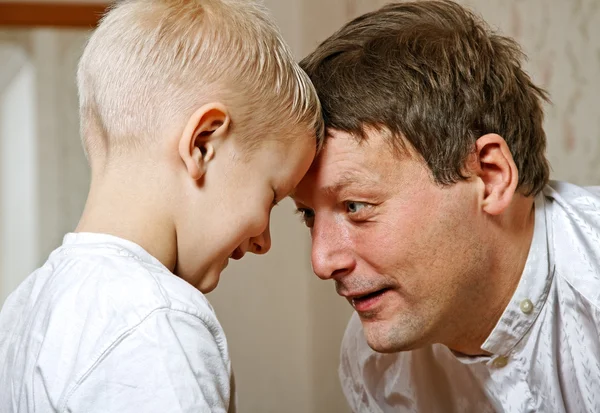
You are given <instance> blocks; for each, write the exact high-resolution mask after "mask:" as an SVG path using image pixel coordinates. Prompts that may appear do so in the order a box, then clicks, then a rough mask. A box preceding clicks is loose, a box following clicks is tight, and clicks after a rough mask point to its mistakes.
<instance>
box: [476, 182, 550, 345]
mask: <svg viewBox="0 0 600 413" xmlns="http://www.w3.org/2000/svg"><path fill="white" fill-rule="evenodd" d="M551 206H552V204H551V202H548V200H546V199H545V196H544V194H543V192H540V193H539V194H538V195H537V196H536V198H535V218H534V219H535V221H534V230H533V239H532V241H531V247H530V248H529V255H528V256H527V261H526V263H525V268H524V270H523V274H522V275H521V280H520V281H519V284H518V286H517V289H516V291H515V293H514V294H513V296H512V298H511V300H510V302H509V304H508V306H507V307H506V309H505V310H504V313H503V314H502V316H501V317H500V320H498V323H497V324H496V326H495V327H494V329H493V330H492V332H491V334H490V335H489V337H488V338H487V340H486V341H485V342H484V343H483V345H482V346H481V348H482V349H483V350H485V351H487V352H489V353H492V354H494V355H507V354H508V353H509V352H510V351H511V350H512V349H513V348H514V347H515V345H516V344H517V343H518V342H519V341H520V340H521V339H522V338H523V337H524V336H525V334H526V333H527V331H529V329H530V328H531V326H532V325H533V323H534V322H535V320H536V319H537V317H538V315H539V314H540V311H541V310H542V308H543V306H544V303H545V302H546V299H547V298H548V292H549V291H550V286H551V284H552V278H553V276H554V259H553V256H552V249H551V248H550V247H549V246H550V245H552V231H551V229H552V225H551V222H549V219H550V218H551V216H552V215H551Z"/></svg>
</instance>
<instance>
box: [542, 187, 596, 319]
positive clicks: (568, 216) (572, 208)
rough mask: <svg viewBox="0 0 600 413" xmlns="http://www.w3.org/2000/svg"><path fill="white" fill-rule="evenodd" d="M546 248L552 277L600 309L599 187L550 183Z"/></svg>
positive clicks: (547, 193) (547, 191) (547, 192)
mask: <svg viewBox="0 0 600 413" xmlns="http://www.w3.org/2000/svg"><path fill="white" fill-rule="evenodd" d="M544 194H545V195H546V197H547V198H550V199H551V200H552V203H551V207H550V208H551V211H552V213H551V215H548V216H547V220H549V224H550V228H551V237H550V238H549V242H550V243H551V245H549V247H550V248H551V249H552V258H553V261H554V262H553V264H554V270H555V276H557V277H559V279H561V280H564V281H566V283H567V284H566V285H568V288H572V289H573V290H575V291H576V292H577V293H578V295H579V296H580V297H581V298H582V299H583V300H585V301H588V302H589V304H591V305H592V306H593V307H595V308H597V309H598V308H600V295H599V294H598V293H597V291H600V187H579V186H576V185H573V184H569V183H566V182H556V181H554V182H551V183H550V185H549V187H548V188H546V189H545V190H544Z"/></svg>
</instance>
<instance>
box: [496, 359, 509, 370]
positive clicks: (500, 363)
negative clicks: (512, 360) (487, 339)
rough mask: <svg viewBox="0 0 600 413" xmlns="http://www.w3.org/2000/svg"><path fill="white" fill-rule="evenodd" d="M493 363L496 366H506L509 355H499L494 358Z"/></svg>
mask: <svg viewBox="0 0 600 413" xmlns="http://www.w3.org/2000/svg"><path fill="white" fill-rule="evenodd" d="M492 364H493V365H494V367H497V368H499V369H501V368H502V367H504V366H506V365H507V364H508V357H505V356H498V357H496V358H495V359H494V361H493V362H492Z"/></svg>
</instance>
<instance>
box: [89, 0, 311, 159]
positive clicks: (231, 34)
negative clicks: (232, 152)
mask: <svg viewBox="0 0 600 413" xmlns="http://www.w3.org/2000/svg"><path fill="white" fill-rule="evenodd" d="M77 79H78V89H79V99H80V118H81V136H82V140H83V145H84V149H85V151H86V155H87V156H88V158H89V157H90V156H91V155H92V154H93V153H95V152H97V151H102V150H104V151H105V152H106V154H107V155H108V154H109V152H111V151H122V150H124V149H131V148H132V147H133V148H136V147H143V146H146V145H148V144H149V143H151V142H152V141H151V139H157V138H159V137H160V136H161V135H162V134H164V133H165V132H166V129H167V128H169V127H170V128H172V127H173V126H174V124H175V123H174V122H179V126H180V127H183V123H184V122H185V121H186V120H187V119H188V118H189V116H191V114H192V113H193V112H194V111H195V110H196V109H197V108H198V107H200V106H201V105H202V104H204V103H207V102H208V101H209V99H210V101H214V100H216V99H219V100H221V101H224V103H225V104H230V105H231V107H233V109H231V110H232V113H230V115H231V118H232V123H231V124H232V127H233V128H237V133H238V134H240V135H242V136H244V137H245V140H246V141H249V142H250V143H251V144H254V143H258V142H260V139H261V138H265V137H266V136H267V135H270V134H281V133H284V134H285V133H286V132H287V133H290V131H292V130H293V131H296V132H299V133H302V134H304V133H305V132H308V133H311V134H316V135H317V147H320V145H321V142H322V135H323V121H322V117H321V106H320V104H319V100H318V98H317V93H316V91H315V89H314V87H313V85H312V83H311V82H310V80H309V78H308V76H307V75H306V74H305V73H304V71H303V70H302V69H300V67H299V66H298V64H297V63H296V62H295V60H294V58H293V55H292V53H291V52H290V50H289V48H288V46H287V45H286V43H285V41H284V40H283V38H282V36H281V34H280V32H279V30H278V28H277V26H276V25H275V24H274V22H273V20H272V18H271V17H270V16H269V14H268V13H267V11H266V9H265V8H264V7H263V6H262V5H260V4H258V3H256V2H252V1H244V0H124V1H118V2H116V3H114V4H113V6H112V7H111V8H110V10H109V11H108V12H107V13H106V15H105V16H104V17H103V18H102V20H101V22H100V24H99V26H98V28H97V29H96V31H95V32H94V33H93V34H92V36H91V38H90V40H89V42H88V44H87V46H86V48H85V51H84V53H83V55H82V57H81V60H80V62H79V68H78V73H77ZM299 127H300V128H301V129H298V128H299ZM148 139H150V140H148ZM104 151H103V152H104Z"/></svg>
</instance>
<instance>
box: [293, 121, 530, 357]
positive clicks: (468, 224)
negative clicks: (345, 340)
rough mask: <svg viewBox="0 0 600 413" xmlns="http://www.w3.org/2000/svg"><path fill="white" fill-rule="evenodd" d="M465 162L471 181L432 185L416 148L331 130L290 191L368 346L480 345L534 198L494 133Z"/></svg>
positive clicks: (504, 290)
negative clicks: (521, 190)
mask: <svg viewBox="0 0 600 413" xmlns="http://www.w3.org/2000/svg"><path fill="white" fill-rule="evenodd" d="M465 169H466V170H465V172H466V173H467V175H468V176H469V178H468V179H467V180H465V181H459V182H457V183H455V184H453V185H449V186H440V185H438V184H437V183H435V182H434V181H433V179H432V177H431V174H430V173H429V170H428V168H427V166H426V165H425V164H424V163H423V162H422V160H421V158H420V157H419V156H418V155H416V154H415V153H405V154H403V155H399V154H398V153H397V152H395V151H393V150H392V149H391V147H390V145H389V143H388V142H386V140H385V138H384V136H383V135H381V134H380V133H379V132H377V131H374V130H370V131H368V138H367V140H366V141H362V142H358V141H357V140H356V139H355V138H354V137H353V136H351V135H349V134H347V133H345V132H341V131H336V130H330V131H329V137H328V140H327V143H326V146H325V148H324V150H323V151H322V152H321V153H320V154H319V156H318V157H317V159H316V160H315V162H314V163H313V165H312V166H311V168H310V170H309V172H308V174H307V175H306V176H305V177H304V179H303V180H302V181H301V183H300V184H299V186H298V187H297V188H296V190H295V192H294V194H293V195H292V196H293V198H294V201H295V202H296V205H297V207H298V210H299V212H300V213H301V214H302V216H303V219H304V221H305V222H306V224H307V226H308V227H309V228H310V232H311V236H312V256H311V258H312V265H313V270H314V272H315V274H316V275H317V276H319V277H320V278H322V279H324V280H334V281H335V283H336V289H337V292H338V294H340V295H341V296H343V297H345V298H346V299H347V300H348V301H349V302H350V304H351V305H353V306H354V308H355V310H356V311H357V313H358V315H359V316H360V319H361V321H362V324H363V329H364V332H365V335H366V339H367V342H368V343H369V345H370V346H371V347H372V348H373V349H374V350H376V351H379V352H396V351H404V350H410V349H415V348H419V347H422V346H424V345H427V344H433V343H442V344H445V345H447V346H448V347H450V348H451V349H453V350H455V351H458V352H462V353H465V354H482V353H483V352H482V350H481V344H482V343H483V341H484V340H485V338H486V337H487V336H488V335H489V333H490V332H491V330H492V329H493V327H494V325H495V323H496V322H497V320H498V319H499V317H500V316H501V314H502V311H503V310H504V308H505V307H506V305H507V304H508V302H509V300H510V297H511V296H512V294H513V292H514V290H515V288H516V286H517V284H518V281H519V278H520V275H521V273H522V271H523V268H524V265H525V261H526V259H527V253H528V250H529V246H530V243H531V238H532V234H533V199H531V198H527V197H524V196H521V195H519V194H518V193H516V192H515V190H516V186H517V181H518V173H517V169H516V166H515V164H514V161H513V160H512V156H511V154H510V151H509V150H508V147H507V146H506V143H505V142H504V140H503V139H502V138H501V137H500V136H498V135H494V134H490V135H485V136H482V137H481V138H480V139H479V140H478V141H477V143H476V145H475V148H474V151H473V153H472V154H471V156H470V157H469V159H468V160H467V162H466V165H465ZM371 293H375V294H374V295H369V296H366V298H365V295H366V294H371Z"/></svg>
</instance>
